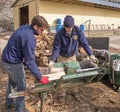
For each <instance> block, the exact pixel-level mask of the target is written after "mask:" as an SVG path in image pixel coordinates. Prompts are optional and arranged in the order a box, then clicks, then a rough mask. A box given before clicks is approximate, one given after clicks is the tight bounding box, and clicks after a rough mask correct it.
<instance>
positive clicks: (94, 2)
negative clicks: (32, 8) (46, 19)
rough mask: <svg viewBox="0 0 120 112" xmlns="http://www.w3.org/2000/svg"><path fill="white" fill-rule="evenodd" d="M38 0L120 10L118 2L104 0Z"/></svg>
mask: <svg viewBox="0 0 120 112" xmlns="http://www.w3.org/2000/svg"><path fill="white" fill-rule="evenodd" d="M18 1H20V0H16V1H15V2H14V3H13V4H12V6H11V7H14V6H15V5H16V3H17V2H18ZM27 1H31V0H27ZM27 1H26V2H27ZM40 1H49V2H57V3H65V4H66V3H67V4H77V5H88V6H93V7H99V8H107V9H114V10H120V4H118V3H113V2H108V1H104V0H40Z"/></svg>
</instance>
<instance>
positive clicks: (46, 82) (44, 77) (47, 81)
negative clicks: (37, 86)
mask: <svg viewBox="0 0 120 112" xmlns="http://www.w3.org/2000/svg"><path fill="white" fill-rule="evenodd" d="M48 78H49V77H47V76H42V78H41V80H39V82H40V83H42V84H48V83H49V80H48Z"/></svg>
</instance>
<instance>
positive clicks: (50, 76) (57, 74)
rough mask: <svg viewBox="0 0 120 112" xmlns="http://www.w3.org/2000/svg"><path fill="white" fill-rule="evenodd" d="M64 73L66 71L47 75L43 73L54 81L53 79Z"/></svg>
mask: <svg viewBox="0 0 120 112" xmlns="http://www.w3.org/2000/svg"><path fill="white" fill-rule="evenodd" d="M64 75H65V72H57V73H51V74H46V75H43V76H48V77H49V81H53V80H58V79H60V78H61V77H62V76H64Z"/></svg>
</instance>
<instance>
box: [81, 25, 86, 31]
mask: <svg viewBox="0 0 120 112" xmlns="http://www.w3.org/2000/svg"><path fill="white" fill-rule="evenodd" d="M80 29H81V30H82V31H83V32H84V30H85V26H84V25H83V24H81V25H80Z"/></svg>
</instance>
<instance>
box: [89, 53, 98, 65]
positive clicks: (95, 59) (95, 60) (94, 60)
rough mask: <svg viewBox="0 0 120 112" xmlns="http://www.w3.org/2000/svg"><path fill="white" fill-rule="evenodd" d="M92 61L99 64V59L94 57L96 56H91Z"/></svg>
mask: <svg viewBox="0 0 120 112" xmlns="http://www.w3.org/2000/svg"><path fill="white" fill-rule="evenodd" d="M90 59H91V60H92V61H93V62H94V63H98V62H99V61H98V59H97V58H96V57H95V56H94V55H91V56H90Z"/></svg>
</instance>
